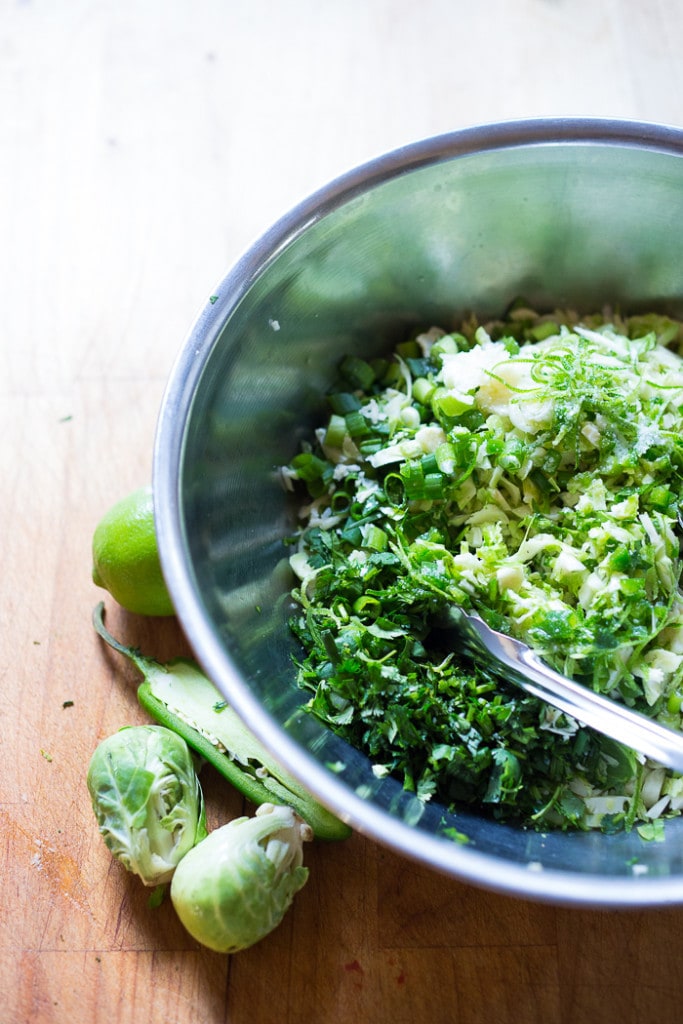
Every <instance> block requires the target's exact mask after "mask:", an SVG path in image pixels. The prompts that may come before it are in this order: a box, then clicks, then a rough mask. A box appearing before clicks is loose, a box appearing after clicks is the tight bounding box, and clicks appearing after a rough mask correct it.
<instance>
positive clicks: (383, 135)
mask: <svg viewBox="0 0 683 1024" xmlns="http://www.w3.org/2000/svg"><path fill="white" fill-rule="evenodd" d="M682 43H683V5H681V4H679V3H678V2H677V0H648V2H644V0H605V2H596V0H514V3H511V2H509V0H478V2H477V3H472V2H471V0H423V2H422V3H415V2H408V0H394V2H391V0H338V2H336V0H290V2H289V3H286V2H280V3H278V2H276V0H164V2H161V0H117V2H116V3H106V2H104V0H100V2H97V0H0V299H1V303H0V310H1V315H2V322H1V329H0V480H1V489H0V516H1V519H0V553H1V557H0V573H1V574H0V588H1V598H0V651H1V659H0V681H1V685H0V716H1V717H0V744H1V746H0V753H1V755H2V770H1V772H0V836H1V838H2V842H1V844H0V851H1V852H0V993H2V995H0V1024H29V1022H32V1024H53V1022H57V1024H62V1022H64V1024H66V1022H69V1024H79V1022H86V1024H87V1022H92V1021H106V1022H107V1024H129V1022H131V1024H132V1022H136V1024H137V1022H143V1024H162V1022H163V1024H196V1022H199V1024H204V1022H206V1024H219V1022H220V1024H246V1022H250V1024H271V1022H272V1024H293V1022H295V1021H296V1022H301V1021H303V1022H307V1024H308V1022H310V1024H328V1022H329V1024H333V1022H334V1024H347V1022H353V1024H383V1022H385V1021H386V1022H392V1024H403V1022H405V1024H422V1022H425V1024H426V1022H429V1024H450V1022H457V1024H536V1022H538V1024H584V1022H585V1024H589V1022H590V1024H614V1022H623V1024H627V1022H633V1024H636V1022H637V1024H648V1022H652V1024H654V1022H657V1024H668V1022H673V1021H677V1020H679V1019H680V1014H681V1008H680V1004H681V999H682V997H683V973H682V970H681V968H682V965H683V954H682V952H681V942H682V940H683V909H682V910H678V909H663V910H655V911H647V912H627V913H617V912H606V911H594V910H590V911H589V910H577V909H569V908H563V909H559V908H556V907H552V906H546V905H541V904H535V903H530V902H526V901H522V900H514V899H511V898H508V897H501V896H499V895H494V894H492V893H489V892H487V891H482V890H479V889H475V888H472V887H470V886H467V885H464V884H462V883H459V882H456V881H453V880H449V879H446V878H442V877H440V876H438V875H436V874H434V873H432V872H430V871H428V870H426V869H423V868H421V867H418V866H416V865H415V864H412V863H409V862H407V861H405V860H402V859H400V858H398V857H397V856H395V855H394V854H392V853H390V852H388V851H387V850H386V849H384V848H383V847H381V846H379V845H377V844H375V843H373V842H370V841H368V840H366V839H364V838H363V837H361V836H359V835H354V836H353V837H352V838H351V839H350V840H349V841H348V842H346V843H344V844H337V845H315V844H312V845H311V848H310V849H308V850H307V863H308V864H309V867H310V881H309V884H308V885H307V886H306V887H305V889H304V890H302V892H301V893H300V894H299V895H298V896H297V898H296V900H295V904H294V906H293V908H292V910H291V912H290V913H289V915H288V916H287V917H286V919H285V921H284V922H283V924H282V925H281V927H280V928H279V929H278V930H276V931H275V932H274V933H273V934H272V935H271V936H270V937H269V938H267V939H266V940H264V941H263V942H262V943H261V944H259V945H257V946H255V947H254V948H252V949H251V950H248V951H246V952H244V953H241V954H238V955H236V956H233V957H224V956H219V955H216V954H213V953H209V952H207V951H205V950H203V949H202V948H200V947H199V946H198V945H197V944H196V943H195V942H194V941H192V940H191V939H190V938H189V937H188V936H187V935H186V933H185V932H184V931H183V929H182V928H181V926H180V925H179V923H178V922H177V920H176V919H175V917H174V913H173V910H172V907H171V906H170V904H169V903H168V902H167V903H165V904H163V905H162V906H161V907H160V908H158V909H155V910H153V909H151V908H150V907H149V905H148V892H147V891H146V890H144V889H143V888H142V886H141V885H140V884H139V883H138V882H137V880H136V879H135V878H132V877H130V876H128V875H126V873H125V872H124V871H123V870H122V869H121V868H120V866H119V865H118V864H116V863H114V862H113V861H112V859H111V858H110V856H109V854H108V852H107V851H106V849H105V847H104V844H103V843H102V841H101V839H100V837H99V835H98V833H97V830H96V827H95V821H94V816H93V814H92V810H91V808H90V805H89V800H88V795H87V791H86V788H85V773H86V768H87V764H88V760H89V758H90V754H91V753H92V751H93V749H94V747H95V746H96V744H97V742H98V741H99V740H100V739H102V738H103V737H104V736H106V735H108V734H109V733H110V732H113V731H114V730H115V729H117V728H119V727H120V726H122V725H124V724H127V723H134V722H141V721H144V720H145V719H144V715H143V714H142V712H141V711H140V710H139V708H138V706H137V703H136V700H135V692H134V688H135V682H136V675H135V672H134V670H133V669H132V668H131V667H127V666H126V665H124V664H123V662H122V660H121V659H120V658H118V657H117V656H115V655H111V656H110V655H108V654H106V653H105V652H104V651H103V650H102V648H101V646H100V645H99V644H98V642H97V641H96V638H95V635H94V633H93V631H92V628H91V624H90V614H91V610H92V607H93V605H94V604H95V603H96V601H97V600H98V599H99V598H100V597H101V596H102V595H101V592H100V591H98V590H97V589H96V588H95V587H94V585H93V584H92V583H91V581H90V541H91V536H92V531H93V528H94V526H95V524H96V522H97V520H98V519H99V517H100V515H101V514H102V513H103V511H104V510H105V509H106V508H107V507H108V505H109V504H111V503H112V502H113V501H115V500H116V499H117V498H119V497H121V496H122V495H123V494H125V493H126V492H127V491H128V490H130V489H131V488H133V487H135V486H137V485H139V484H141V483H144V482H146V481H147V480H148V479H149V476H150V466H151V454H152V444H153V436H154V428H155V421H156V416H157V411H158V408H159V403H160V400H161V396H162V392H163V389H164V385H165V381H166V378H167V375H168V372H169V370H170V367H171V364H172V362H173V360H174V358H175V356H176V353H177V351H178V349H179V347H180V344H181V342H182V340H183V337H184V335H185V333H186V331H187V329H188V328H189V325H190V323H191V321H192V319H193V317H194V315H195V312H196V311H197V310H198V309H199V307H200V306H201V305H202V304H203V302H204V299H205V297H206V296H207V295H208V294H210V292H211V290H212V288H213V287H214V285H215V284H216V282H217V281H218V280H219V278H220V277H221V276H222V275H223V273H224V272H225V271H226V269H227V268H228V266H229V264H230V263H231V262H232V261H233V260H234V259H235V258H236V257H237V256H238V254H239V253H240V252H241V251H242V250H243V248H244V247H245V246H246V245H247V244H248V243H249V242H250V241H251V240H252V239H253V238H254V237H256V236H257V235H258V234H259V233H260V232H261V231H263V230H264V229H265V228H266V227H267V226H268V225H269V224H270V223H271V222H272V221H273V220H274V219H275V218H276V217H277V216H279V215H280V214H282V213H284V212H285V211H286V210H287V209H288V208H289V207H290V206H291V205H292V204H293V203H294V202H296V201H297V200H298V199H299V198H301V197H303V196H304V195H305V194H307V193H309V192H310V191H312V190H313V189H314V188H316V187H318V186H320V185H322V184H324V183H325V181H326V180H328V179H329V178H331V177H333V176H335V175H337V174H339V173H341V172H343V171H345V170H346V169H348V168H349V167H351V166H353V165H355V164H357V163H359V162H361V161H363V160H365V159H367V158H369V157H372V156H374V155H376V154H378V153H380V152H382V151H384V150H386V149H389V148H393V147H395V146H398V145H401V144H403V143H406V142H410V141H413V140H415V139H418V138H420V137H423V136H427V135H432V134H435V133H439V132H442V131H447V130H450V129H453V128H458V127H463V126H466V125H471V124H475V123H480V122H485V121H494V120H500V119H506V118H513V117H527V116H537V115H560V114H575V115H600V116H620V117H633V118H643V119H650V120H659V121H667V122H670V123H675V124H681V123H683V70H682V68H683V62H682V61H681V46H682ZM107 608H108V615H109V622H110V624H111V626H112V628H113V629H114V630H115V631H116V632H118V634H119V635H120V636H121V637H122V638H123V639H125V640H127V641H129V642H131V643H134V644H137V645H139V646H141V647H142V648H143V649H144V650H147V651H149V652H150V653H154V654H156V655H157V656H160V657H162V658H163V657H165V656H168V655H172V654H177V653H182V652H184V651H185V650H186V647H185V644H184V641H183V638H182V635H181V633H180V630H179V628H178V626H177V625H176V623H175V621H172V620H171V621H157V620H152V621H145V620H141V619H136V618H135V617H133V616H128V615H126V614H125V613H123V612H121V611H120V610H119V609H117V607H116V606H115V605H114V604H113V602H111V601H109V602H108V604H107ZM205 788H206V791H207V798H208V803H209V813H210V819H211V823H212V824H213V825H215V824H218V823H220V822H221V821H223V820H226V819H227V818H229V817H233V816H235V815H236V814H238V813H240V811H241V802H240V799H239V798H238V797H237V796H236V794H234V793H232V792H230V791H226V787H225V786H224V785H221V784H220V780H219V779H218V778H217V777H215V776H213V775H211V773H210V772H208V773H207V774H206V777H205Z"/></svg>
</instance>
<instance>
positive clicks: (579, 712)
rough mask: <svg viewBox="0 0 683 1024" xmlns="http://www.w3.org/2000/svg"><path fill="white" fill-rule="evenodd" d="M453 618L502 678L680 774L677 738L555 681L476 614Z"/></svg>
mask: <svg viewBox="0 0 683 1024" xmlns="http://www.w3.org/2000/svg"><path fill="white" fill-rule="evenodd" d="M458 612H459V614H455V615H454V614H452V613H451V621H452V622H453V623H454V624H455V625H456V626H457V627H458V629H459V631H460V633H461V635H462V636H463V638H464V639H465V641H466V642H467V641H469V646H470V650H472V649H474V650H476V652H477V653H479V654H483V655H484V656H485V657H486V658H487V659H488V660H489V661H493V662H495V663H497V665H498V668H500V666H504V667H505V668H506V670H507V671H506V673H505V678H508V679H510V681H511V682H514V683H516V684H517V685H518V686H520V687H522V689H524V690H526V692H527V693H530V694H532V695H533V696H534V697H538V698H540V699H541V700H544V701H546V703H548V704H552V705H553V707H556V708H559V710H560V711H564V712H565V713H566V714H568V715H571V717H572V718H575V719H577V720H578V721H579V722H582V723H583V724H584V725H588V726H590V727H591V728H593V729H596V730H597V731H598V732H601V733H603V734H604V735H605V736H609V737H610V738H611V739H614V740H617V741H618V742H619V743H623V744H625V745H626V746H627V747H630V748H631V749H632V750H635V751H638V752H639V753H641V754H645V755H646V756H647V757H649V758H652V760H653V761H657V762H658V763H659V764H661V765H665V766H666V767H668V768H673V769H674V771H677V772H683V733H680V732H677V731H675V730H674V729H669V728H667V727H666V726H664V725H661V724H660V723H659V722H656V721H654V720H653V719H651V718H648V717H647V716H646V715H642V714H640V713H639V712H637V711H633V710H631V708H628V707H626V705H624V704H619V703H617V702H616V701H613V700H610V699H609V698H608V697H604V696H602V694H599V693H595V691H593V690H590V689H588V687H586V686H582V685H581V683H577V682H574V681H573V680H572V679H568V678H567V677H566V676H563V675H561V674H560V673H559V672H556V671H555V670H554V669H552V668H550V666H549V665H546V664H545V663H544V662H543V661H542V660H541V659H540V658H539V657H538V655H537V654H535V653H534V651H532V650H531V648H530V647H528V646H527V645H526V644H524V643H521V642H520V641H519V640H515V639H513V638H512V637H509V636H506V635H505V634H504V633H499V632H498V631H497V630H495V629H492V628H491V627H490V626H488V625H487V624H486V623H485V622H484V620H483V619H482V618H481V617H480V616H479V615H477V614H476V613H469V614H468V613H466V612H463V611H461V610H460V609H458Z"/></svg>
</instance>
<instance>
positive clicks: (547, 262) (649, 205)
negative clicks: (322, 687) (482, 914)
mask: <svg viewBox="0 0 683 1024" xmlns="http://www.w3.org/2000/svg"><path fill="white" fill-rule="evenodd" d="M681 224H683V131H679V130H676V129H672V128H667V127H662V126H656V125H650V124H637V123H624V122H615V121H602V120H542V121H529V122H517V123H507V124H501V125H493V126H487V127H482V128H474V129H468V130H465V131H460V132H456V133H453V134H450V135H446V136H442V137H439V138H434V139H428V140H426V141H423V142H419V143H417V144H415V145H411V146H407V147H406V148H404V149H400V150H397V151H396V152H393V153H390V154H388V155H386V156H383V157H380V158H379V159H377V160H374V161H372V162H371V163H369V164H367V165H365V166H363V167H361V168H359V169H357V170H354V171H352V172H351V173H349V174H346V175H344V176H343V177H341V178H339V179H338V180H336V181H334V182H332V184H330V185H328V186H327V187H325V188H323V189H322V190H321V191H319V192H318V193H317V194H316V195H314V196H312V197H311V198H310V199H308V200H306V201H305V202H303V203H302V204H301V205H299V206H298V207H297V208H296V209H294V210H293V211H292V212H291V213H289V214H288V215H287V216H285V217H284V218H283V219H282V220H280V221H279V222H278V223H277V224H275V226H274V227H273V228H272V229H271V230H270V231H268V232H267V234H265V235H264V236H263V237H262V238H261V239H260V240H259V241H258V242H256V244H255V245H254V246H253V247H252V248H251V249H250V250H249V251H248V252H247V253H246V254H245V255H244V256H243V258H242V259H240V260H239V262H238V263H237V264H236V265H235V266H234V267H233V269H232V270H231V271H230V272H229V273H228V275H227V276H226V277H225V278H224V280H223V281H222V282H221V283H220V284H219V285H218V287H217V288H216V289H215V293H214V294H213V295H212V296H211V297H210V299H209V300H208V301H207V304H206V308H205V309H204V310H203V312H202V313H201V315H200V316H199V318H198V319H197V322H196V323H195V325H194V327H193V329H192V330H191V332H190V335H189V337H188V338H187V340H186V342H185V344H184V346H183V348H182V350H181V352H180V356H179V358H178V360H177V362H176V364H175V367H174V369H173V371H172V374H171V377H170V381H169V384H168V388H167V392H166V396H165V399H164V403H163V406H162V409H161V414H160V419H159V426H158V433H157V440H156V447H155V456H154V491H155V497H156V515H157V522H158V535H159V545H160V550H161V556H162V562H163V566H164V571H165V574H166V577H167V580H168V584H169V587H170V590H171V593H172V596H173V600H174V602H175V605H176V608H177V611H178V615H179V618H180V620H181V622H182V625H183V627H184V629H185V632H186V634H187V636H188V638H189V640H190V642H191V644H192V646H193V648H194V650H195V652H196V654H197V657H198V658H199V660H200V661H201V662H202V663H203V666H204V668H205V670H206V671H207V673H208V674H209V675H210V676H211V678H212V679H213V680H214V682H215V683H216V685H217V686H218V687H219V688H220V690H221V691H222V692H223V693H224V694H225V696H226V697H227V699H228V700H230V701H231V702H232V704H233V706H234V707H235V708H236V709H237V710H238V711H239V713H240V714H241V715H242V716H243V717H244V719H245V720H246V721H247V722H248V723H249V725H250V726H251V728H252V729H253V731H254V732H255V733H256V734H257V735H258V736H259V737H260V738H261V740H262V741H263V742H264V743H265V744H266V745H267V746H268V747H269V748H270V749H271V750H272V751H273V752H274V753H276V754H277V756H278V757H279V758H280V760H281V761H282V763H283V764H284V765H286V766H287V767H288V768H289V769H290V770H291V771H292V772H293V773H294V774H295V775H297V776H298V777H299V778H300V779H302V780H303V781H304V782H305V783H306V785H307V786H308V787H309V788H310V790H311V791H312V792H313V793H314V794H316V795H317V796H318V797H319V798H320V800H321V801H323V802H324V803H326V804H327V805H328V806H329V807H330V808H332V809H333V810H334V811H336V812H337V813H338V814H339V815H340V816H341V817H343V818H344V819H345V820H347V821H348V822H350V823H351V824H352V825H353V826H354V827H355V828H357V829H358V830H360V831H362V832H364V833H365V834H367V835H369V836H372V837H373V838H375V839H377V840H378V841H380V842H381V843H384V844H387V845H388V846H390V847H392V848H393V849H394V850H397V851H400V852H401V853H403V854H405V855H406V856H408V857H411V858H416V859H418V860H420V861H422V862H424V863H426V864H429V865H432V866H433V867H434V868H436V869H439V870H442V871H444V872H447V873H449V874H451V875H454V876H456V877H458V878H461V879H464V880H467V881H470V882H472V883H475V884H477V885H482V886H486V887H488V888H492V889H495V890H499V891H504V892H508V893H513V894H518V895H520V896H526V897H533V898H539V899H546V900H552V901H556V902H561V903H580V904H584V905H599V906H608V905H609V906H629V905H630V906H633V905H641V906H642V905H657V904H670V903H680V902H683V820H681V821H675V822H673V823H670V824H668V825H667V829H666V840H665V841H664V842H663V843H651V842H650V843H648V842H644V841H643V840H641V839H640V837H639V836H638V834H637V833H636V832H632V833H630V834H622V835H611V836H608V835H603V834H601V833H574V834H572V833H549V834H539V833H537V832H533V831H528V830H524V829H521V828H517V827H514V826H512V825H501V824H494V823H492V822H491V821H489V820H487V819H486V818H485V817H483V816H479V815H478V814H477V813H475V812H471V811H470V812H464V813H462V814H458V816H457V818H456V819H455V820H454V824H455V826H456V827H457V828H458V830H459V831H460V832H463V833H465V834H467V835H468V836H469V837H470V842H469V843H467V844H465V845H460V844H458V843H456V842H452V841H450V840H447V839H444V838H441V837H439V836H438V835H437V834H436V833H437V826H438V824H439V822H440V819H441V818H442V814H443V808H440V807H438V806H429V805H428V806H427V807H426V808H423V807H422V806H421V805H420V804H419V803H418V802H417V800H415V799H414V798H413V797H411V796H410V795H408V794H406V793H404V792H403V791H402V790H401V789H400V787H399V786H398V785H397V784H396V783H395V782H393V781H392V780H390V779H384V780H378V779H376V778H375V777H374V775H373V773H372V771H371V766H370V764H369V762H368V761H367V760H366V759H365V758H364V757H363V756H361V755H360V754H359V753H358V752H357V751H355V750H352V749H351V748H349V747H348V746H347V745H346V744H344V743H342V742H341V741H339V740H338V739H336V738H335V737H334V736H332V735H331V734H330V733H329V732H327V731H326V730H325V729H323V728H322V727H321V726H320V725H318V724H317V723H316V722H315V721H314V720H313V719H312V717H311V716H309V715H306V714H303V713H301V712H299V710H298V708H299V703H300V700H301V693H300V692H299V691H298V690H297V689H296V687H295V685H294V682H293V675H294V673H293V670H292V664H291V656H292V653H293V651H294V650H295V645H294V643H293V641H292V638H291V636H290V634H289V631H288V627H287V618H288V614H289V610H290V605H289V599H288V589H289V586H290V582H291V580H290V577H289V573H288V569H287V561H286V556H287V549H286V547H285V546H284V544H283V538H285V537H287V536H288V534H290V532H291V530H292V525H293V521H294V520H293V509H292V507H291V505H290V504H289V501H288V498H287V496H286V494H285V492H284V491H283V489H282V488H281V486H280V484H279V482H278V473H277V467H278V466H280V465H282V464H283V463H286V462H287V461H288V460H289V459H290V458H291V457H292V455H293V454H295V453H296V451H297V450H298V446H299V442H300V440H301V439H302V438H303V437H306V436H307V435H308V434H309V432H310V431H311V429H312V427H313V426H314V425H315V424H316V423H317V422H318V418H319V416H320V414H321V395H322V394H323V392H324V391H325V388H326V386H327V385H328V384H329V382H330V381H331V379H332V377H333V374H334V370H335V367H336V364H337V362H338V360H339V359H340V357H341V356H342V355H343V354H346V353H347V352H357V353H363V354H366V355H367V354H370V353H377V352H380V351H382V350H385V349H386V348H387V346H388V345H390V344H391V343H392V341H395V340H397V339H400V338H404V337H405V336H406V334H407V333H408V332H410V331H411V329H413V328H414V327H418V326H425V325H426V326H429V325H431V324H439V325H441V326H444V327H449V326H450V325H452V324H454V323H455V321H456V320H457V318H458V317H460V316H461V315H463V314H466V313H468V312H470V311H472V310H474V311H476V312H477V313H479V314H481V315H492V314H499V313H501V312H502V311H503V309H504V308H505V307H506V306H507V305H508V303H509V302H510V301H511V300H512V299H514V298H515V297H517V296H520V295H523V296H524V297H525V298H526V299H527V301H528V302H529V303H530V304H532V305H534V306H536V307H537V308H539V309H546V308H553V307H556V306H569V307H574V308H577V309H579V310H580V311H586V312H588V311H591V310H593V309H595V308H599V307H601V306H603V305H604V304H605V303H609V304H611V305H613V306H617V307H620V308H622V309H623V310H624V311H628V312H632V311H637V310H645V309H650V308H656V309H659V310H662V311H665V312H669V313H671V314H674V315H679V316H680V315H683V230H682V229H681Z"/></svg>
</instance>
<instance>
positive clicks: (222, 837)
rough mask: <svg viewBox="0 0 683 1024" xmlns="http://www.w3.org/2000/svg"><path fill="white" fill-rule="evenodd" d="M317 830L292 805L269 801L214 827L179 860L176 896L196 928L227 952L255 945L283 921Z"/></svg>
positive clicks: (183, 916)
mask: <svg viewBox="0 0 683 1024" xmlns="http://www.w3.org/2000/svg"><path fill="white" fill-rule="evenodd" d="M312 838H313V832H312V829H311V828H310V826H309V825H307V824H306V823H305V822H304V821H303V820H302V819H301V818H300V817H299V816H298V815H297V814H296V812H295V811H293V810H292V808H291V807H284V806H275V805H273V804H262V805H261V806H260V807H259V808H258V809H257V811H256V815H255V817H253V818H246V817H245V818H236V819H235V820H234V821H231V822H229V823H228V824H227V825H222V826H221V827H220V828H218V829H216V830H215V831H213V832H212V833H211V834H210V835H209V836H208V838H207V839H204V840H203V841H202V842H201V843H199V844H198V845H197V846H195V848H194V849H193V850H191V851H190V853H188V854H187V856H186V857H184V858H183V860H182V862H181V863H180V864H179V865H178V868H177V869H176V872H175V874H174V876H173V880H172V882H171V900H172V901H173V906H174V907H175V910H176V913H177V914H178V917H179V918H180V920H181V921H182V923H183V925H184V926H185V928H186V929H187V930H188V932H189V933H190V934H191V935H192V936H193V937H194V938H195V939H197V941H198V942H201V943H202V944H203V945H205V946H208V947H209V948H210V949H213V950H216V951H217V952H219V953H236V952H237V951H238V950H240V949H246V948H247V947H248V946H252V945H253V944H254V943H255V942H258V941H259V939H262V938H263V937H264V936H265V935H267V934H268V933H269V932H271V931H272V930H273V929H274V928H275V927H276V926H277V925H278V924H279V923H280V921H281V920H282V918H283V917H284V915H285V913H286V911H287V909H288V908H289V906H290V904H291V902H292V899H293V898H294V895H295V893H297V892H298V891H299V889H301V887H302V886H303V885H304V884H305V882H306V880H307V878H308V868H305V867H303V866H302V863H303V842H304V840H308V839H312Z"/></svg>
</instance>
